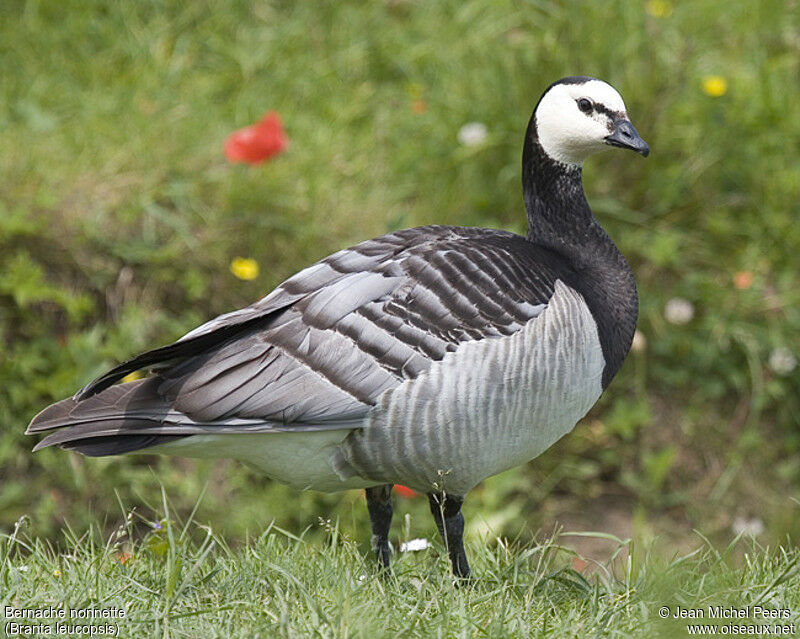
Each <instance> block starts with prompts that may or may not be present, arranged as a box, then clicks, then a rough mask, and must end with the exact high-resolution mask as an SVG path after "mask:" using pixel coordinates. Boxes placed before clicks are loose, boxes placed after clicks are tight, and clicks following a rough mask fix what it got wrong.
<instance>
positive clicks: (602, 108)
mask: <svg viewBox="0 0 800 639" xmlns="http://www.w3.org/2000/svg"><path fill="white" fill-rule="evenodd" d="M594 110H595V111H597V112H598V113H602V114H603V115H606V116H608V117H609V118H611V120H617V119H619V118H621V117H623V113H622V112H621V111H612V110H611V109H609V108H608V107H607V106H606V105H605V104H601V103H600V102H595V103H594Z"/></svg>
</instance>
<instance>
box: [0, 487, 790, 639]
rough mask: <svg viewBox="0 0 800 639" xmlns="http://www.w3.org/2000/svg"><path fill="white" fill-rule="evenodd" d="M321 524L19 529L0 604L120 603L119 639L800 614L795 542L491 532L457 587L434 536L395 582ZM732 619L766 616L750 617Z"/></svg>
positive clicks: (611, 624)
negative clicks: (585, 544)
mask: <svg viewBox="0 0 800 639" xmlns="http://www.w3.org/2000/svg"><path fill="white" fill-rule="evenodd" d="M320 525H321V527H322V528H323V530H324V532H325V537H324V540H322V541H314V542H312V541H309V540H308V539H306V538H305V535H303V534H301V535H294V534H292V533H290V532H287V531H285V530H282V529H280V528H278V527H276V526H272V525H271V526H267V527H266V529H265V530H264V531H263V532H261V533H260V534H258V535H257V536H256V537H253V538H251V539H249V540H248V541H246V543H244V544H242V545H241V546H240V547H236V548H232V547H230V546H229V545H228V544H227V543H226V541H225V540H224V539H223V538H222V537H221V536H219V535H218V534H216V533H215V532H214V531H213V530H212V529H211V528H210V527H208V526H203V525H199V524H198V523H196V522H195V521H193V520H192V519H191V518H190V519H188V520H187V521H186V522H185V523H181V522H179V521H178V520H177V519H175V518H174V517H173V516H171V515H170V514H169V510H168V508H167V504H166V497H164V504H163V506H162V508H161V509H160V512H159V513H157V514H152V515H151V516H150V517H149V518H144V517H141V516H140V515H137V514H134V513H133V512H128V514H127V516H126V517H125V518H124V519H123V520H122V522H121V524H120V525H119V527H118V528H117V530H116V531H115V532H114V533H112V534H111V536H110V537H107V538H104V537H103V536H102V534H101V533H99V532H98V530H97V528H92V529H90V530H88V531H87V532H85V533H83V534H81V535H78V534H76V533H74V532H72V531H70V530H67V531H65V533H64V539H63V540H62V542H61V543H60V544H59V546H60V548H61V550H56V549H55V547H54V546H53V545H52V544H51V543H49V542H47V541H45V540H43V539H41V538H36V537H33V536H32V535H31V531H29V530H27V527H26V522H24V521H22V522H18V525H17V526H16V527H15V529H14V531H13V532H12V533H11V534H10V535H5V536H4V537H3V538H2V540H0V585H2V594H0V606H2V608H3V609H4V610H5V608H6V606H11V607H12V608H15V609H23V608H46V607H48V606H54V607H55V608H57V609H63V610H64V611H65V615H67V619H69V615H71V614H77V615H80V614H85V613H81V612H80V611H85V610H87V609H123V610H124V611H125V616H124V618H121V619H119V618H117V619H111V620H109V619H102V618H98V619H95V620H94V621H93V623H95V624H99V625H102V624H106V623H115V624H118V628H119V636H131V637H133V636H151V637H199V636H202V637H248V638H250V637H276V636H277V637H311V636H323V637H425V638H427V637H473V636H474V637H481V636H487V637H521V636H529V637H620V638H622V637H652V636H664V637H680V636H688V634H687V625H688V623H690V622H689V621H687V620H685V619H673V618H671V617H670V618H668V619H667V620H666V621H665V620H663V619H661V617H660V616H659V610H660V609H661V608H662V607H663V606H668V607H669V608H670V610H671V613H672V612H674V611H676V610H677V609H678V607H682V608H684V609H703V610H704V611H706V615H707V614H708V612H707V611H708V608H709V606H711V607H715V606H722V607H730V606H733V607H735V608H737V609H739V608H744V607H745V606H751V607H752V606H756V605H758V606H761V607H762V608H764V609H769V610H775V609H779V610H784V609H785V610H790V611H792V612H791V618H789V619H785V618H784V619H779V620H778V622H779V623H781V624H784V625H786V626H787V627H788V625H789V624H790V623H793V622H795V621H797V614H796V611H797V610H799V609H800V570H798V562H800V554H798V552H797V550H796V549H791V550H787V549H785V548H781V547H778V548H776V549H769V548H761V547H759V546H758V545H757V544H755V543H753V542H745V541H744V540H738V539H737V540H734V541H733V542H732V543H731V544H730V545H729V546H728V548H727V549H725V550H724V551H723V552H719V551H717V550H714V549H713V548H712V547H710V546H708V545H707V544H706V543H705V542H704V540H701V539H698V544H699V546H700V547H699V548H698V549H697V550H696V551H694V552H693V553H690V554H688V555H686V556H682V557H673V558H672V559H670V560H666V561H665V560H660V559H657V558H656V556H655V555H653V554H651V553H650V552H648V551H642V550H641V549H639V548H637V547H635V546H634V544H633V543H632V542H631V541H630V540H619V539H616V538H612V541H613V542H614V544H615V546H616V551H615V552H614V553H613V555H612V559H610V560H609V561H608V562H606V563H605V564H587V562H586V561H584V560H583V559H582V558H581V557H580V556H578V555H576V554H575V553H574V551H571V550H569V549H568V548H566V547H564V546H563V545H562V541H563V540H564V539H563V537H560V536H559V535H558V534H556V535H554V536H552V537H545V538H543V539H541V540H540V541H539V542H538V543H533V544H527V545H517V544H511V543H509V542H507V541H504V540H501V539H497V540H494V541H493V542H491V543H485V542H482V543H472V544H470V547H469V548H468V551H469V554H470V560H471V563H472V565H473V570H474V573H475V575H476V580H475V582H474V583H473V584H472V585H468V586H464V585H455V584H454V583H453V581H452V579H451V577H450V576H449V564H448V561H447V559H446V553H445V552H444V548H443V547H442V545H441V544H440V543H438V542H437V543H436V544H434V546H432V547H431V548H429V549H427V550H424V551H420V552H404V553H400V554H399V556H398V555H397V554H395V555H394V556H393V569H394V575H395V577H394V578H393V579H388V580H387V579H385V578H384V577H383V576H382V575H381V573H380V572H379V571H378V569H377V568H376V564H375V562H374V559H373V557H372V554H371V553H366V552H365V549H364V548H363V544H359V543H358V542H357V541H356V540H354V539H352V538H350V537H348V536H347V535H346V534H344V533H343V532H342V530H341V529H340V528H339V526H338V524H337V523H335V522H334V523H331V522H330V521H327V522H322V523H321V524H320ZM143 530H144V531H146V532H144V533H143V532H142V531H143ZM407 533H408V531H405V533H404V534H407ZM589 534H595V535H597V536H600V537H605V538H608V535H603V534H601V533H589ZM737 556H738V557H739V559H738V560H736V559H735V557H737ZM742 557H743V558H744V559H743V560H742V559H741V558H742ZM576 568H579V569H580V570H577V569H576ZM78 619H80V618H79V617H78ZM8 621H9V618H7V619H6V622H8ZM735 621H736V623H741V624H745V623H747V624H755V623H766V622H765V621H764V620H763V619H759V617H758V616H757V615H754V614H752V613H749V614H748V619H744V620H741V619H736V620H735ZM78 622H79V621H75V620H73V621H72V623H78ZM770 622H772V621H770ZM29 623H32V622H31V621H29ZM37 623H38V622H37ZM81 623H85V621H82V622H81ZM705 623H709V624H712V625H719V624H720V623H721V622H720V621H719V620H708V619H706V620H705ZM743 634H746V630H745V631H744V632H743ZM732 636H739V635H738V634H736V633H734V634H733V635H732Z"/></svg>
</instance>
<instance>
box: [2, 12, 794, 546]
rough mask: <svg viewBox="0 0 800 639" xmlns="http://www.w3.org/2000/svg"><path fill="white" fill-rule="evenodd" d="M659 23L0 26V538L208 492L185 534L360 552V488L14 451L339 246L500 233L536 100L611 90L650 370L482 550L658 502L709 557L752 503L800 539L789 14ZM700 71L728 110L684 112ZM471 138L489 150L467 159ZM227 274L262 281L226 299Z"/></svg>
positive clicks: (187, 20)
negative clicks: (243, 162) (266, 134)
mask: <svg viewBox="0 0 800 639" xmlns="http://www.w3.org/2000/svg"><path fill="white" fill-rule="evenodd" d="M667 5H668V6H670V7H671V12H667V13H668V15H662V16H661V17H659V16H656V15H652V10H651V9H650V13H648V10H649V9H648V7H649V6H650V5H649V4H648V3H634V2H625V1H623V0H614V1H613V2H611V3H597V2H589V1H585V2H584V1H581V2H550V1H546V0H542V1H538V0H537V1H531V2H511V1H509V0H503V1H501V2H495V3H485V2H479V1H478V0H469V1H455V0H453V1H445V2H435V3H425V2H408V1H405V0H399V1H391V2H385V3H370V4H366V5H365V4H364V3H358V2H272V1H257V2H234V3H230V4H228V5H226V6H225V8H224V9H222V8H220V7H218V6H216V5H215V4H213V3H208V2H195V3H177V2H155V1H153V2H137V3H115V2H95V3H88V4H87V3H81V2H75V1H68V2H66V3H65V2H62V3H40V2H35V1H33V0H30V1H23V0H11V1H9V2H4V3H2V5H1V6H0V58H1V59H2V60H3V73H2V74H0V130H2V134H3V146H2V151H0V269H2V271H1V272H2V277H0V339H2V354H1V355H0V424H2V430H1V431H0V481H2V484H3V490H2V491H0V528H5V529H10V527H11V526H12V524H13V522H14V521H15V520H16V519H17V518H18V517H19V516H21V515H22V514H29V515H30V516H31V517H32V519H33V520H34V521H35V522H36V529H37V531H38V532H39V533H40V534H47V535H53V534H54V531H55V530H56V529H57V528H58V527H60V525H61V523H62V522H63V521H64V520H65V519H66V520H68V521H70V522H72V523H73V525H74V526H75V527H76V529H85V528H86V527H87V526H88V524H89V523H90V522H92V521H93V520H95V519H96V518H97V517H98V516H100V517H101V518H103V517H105V516H107V514H108V512H109V511H110V510H111V508H112V506H113V504H114V501H115V495H114V490H115V489H118V490H119V491H120V493H121V494H122V496H123V498H124V499H125V500H126V501H132V500H136V501H137V502H139V501H144V502H145V503H148V502H149V503H152V502H154V501H157V500H158V496H157V482H156V478H157V479H160V480H161V481H163V483H164V484H165V485H167V486H169V487H170V491H171V494H172V496H173V498H174V499H175V500H176V504H177V507H178V509H179V510H181V511H182V512H185V511H187V510H188V509H190V508H191V504H193V503H194V499H195V498H196V495H197V494H198V492H200V491H201V490H202V487H203V485H205V484H208V486H209V490H208V497H207V499H206V501H205V502H204V505H203V507H202V512H201V515H202V517H203V518H204V519H203V520H204V521H205V520H206V519H208V520H212V521H213V522H214V523H215V525H218V526H222V527H224V528H225V530H226V531H228V532H230V533H232V534H234V535H238V536H241V535H243V534H244V532H245V531H246V530H248V529H251V530H253V529H255V530H260V529H261V528H262V527H263V525H264V523H265V522H266V521H269V520H271V519H272V518H273V517H277V518H278V523H279V525H282V526H284V527H286V528H287V529H291V530H302V529H303V528H305V527H306V526H307V525H308V523H309V521H314V518H315V517H316V515H317V514H318V513H331V514H333V515H339V516H340V520H341V522H342V523H341V525H342V528H343V529H344V530H346V531H350V530H355V529H357V528H358V529H361V530H363V528H364V525H365V515H364V514H363V512H362V511H363V509H361V508H360V506H359V508H354V507H353V506H354V504H356V503H360V499H361V498H360V496H358V495H357V494H355V493H353V494H347V495H344V496H322V495H314V494H310V493H304V494H302V495H297V494H296V493H295V492H293V491H291V490H289V489H288V488H285V487H283V486H277V485H274V484H272V483H270V482H268V481H266V480H265V479H264V478H262V477H260V476H258V475H257V474H255V473H253V472H251V471H249V470H247V469H242V468H240V467H236V466H233V465H231V464H224V463H223V464H216V463H210V462H197V463H194V462H183V461H175V460H162V459H155V458H152V457H135V458H125V459H110V460H85V459H82V458H78V457H76V456H74V455H71V454H67V453H63V452H61V451H53V450H45V451H42V452H41V453H37V454H36V455H31V454H30V452H29V448H30V446H31V444H32V441H31V440H30V438H26V437H25V436H23V435H22V432H23V430H24V427H25V425H26V423H27V422H28V421H29V420H30V418H31V417H32V416H33V415H34V414H35V413H36V412H37V411H39V410H41V409H42V408H44V407H45V406H46V405H47V404H48V403H50V402H52V401H55V400H57V399H61V398H63V397H65V396H68V395H69V394H71V393H73V392H74V391H75V390H76V389H77V388H79V387H81V386H82V385H83V384H85V383H86V382H88V381H89V380H90V379H92V378H93V377H94V376H95V375H97V374H99V373H101V372H102V371H103V370H104V369H105V368H107V367H109V366H111V365H113V364H114V363H116V362H118V361H121V360H124V359H126V358H128V357H130V356H131V355H133V354H135V353H137V352H139V351H141V350H144V349H147V348H150V347H154V346H157V345H161V344H163V343H166V342H168V341H170V340H173V339H175V338H177V337H179V336H180V335H181V334H183V333H184V332H185V331H187V330H189V329H190V328H192V327H194V326H195V325H197V324H198V323H199V322H201V321H203V320H205V319H207V318H209V317H211V316H213V315H214V314H217V313H221V312H225V311H228V310H231V309H233V308H236V307H239V306H242V305H244V304H247V303H249V302H251V301H253V300H255V299H257V298H258V297H259V296H260V295H263V294H264V293H266V292H267V291H269V290H270V289H271V288H272V287H274V286H275V285H277V284H278V283H279V282H280V281H281V280H282V279H283V278H285V277H286V276H288V275H290V274H291V273H293V272H294V271H296V270H298V269H299V268H302V267H303V266H305V265H307V264H309V263H310V262H312V261H314V260H316V259H319V258H321V257H323V256H325V255H326V254H328V253H330V252H332V251H334V250H337V249H339V248H341V247H343V246H346V245H348V244H351V243H354V242H356V241H359V240H361V239H364V238H366V237H371V236H373V235H376V234H379V233H381V232H384V231H387V230H390V229H395V228H399V227H403V226H408V225H415V224H425V223H446V224H462V225H486V226H499V227H502V228H507V229H511V230H516V231H522V230H523V228H524V217H523V212H522V203H521V197H520V188H519V162H520V148H521V136H522V132H523V131H524V127H525V125H526V122H527V118H528V117H529V114H530V112H531V110H532V108H533V105H534V104H535V102H536V100H537V99H538V96H539V95H540V93H541V91H542V90H543V88H544V87H546V86H547V85H548V84H549V83H550V82H551V81H553V80H554V79H556V78H558V77H560V76H563V75H570V74H575V73H585V74H590V75H595V76H598V77H601V78H603V79H606V80H608V81H610V82H611V83H612V84H614V85H615V86H616V87H618V88H619V89H620V91H621V93H622V94H623V95H624V96H625V99H626V101H627V105H628V109H629V112H630V114H631V117H632V119H633V121H634V122H635V124H636V126H637V129H638V130H639V131H640V132H641V133H642V135H643V136H644V138H645V139H646V140H647V141H648V142H649V143H650V145H651V148H652V151H653V152H652V154H651V156H650V158H648V159H647V160H646V161H644V160H642V159H641V158H638V157H634V156H633V155H624V154H622V153H619V152H615V153H607V154H605V155H603V156H601V157H598V158H596V159H592V160H590V161H589V162H588V163H587V166H586V170H585V186H586V190H587V193H588V195H589V199H590V201H591V203H592V205H593V207H594V209H595V211H596V213H597V215H598V217H600V218H601V221H602V223H603V224H604V226H605V227H606V228H607V230H608V232H609V234H610V235H611V236H612V238H614V240H615V241H616V242H617V243H618V244H619V245H620V247H621V249H622V251H623V253H624V254H625V255H626V256H627V257H628V259H629V261H630V262H631V264H632V267H633V269H634V271H635V273H636V276H637V281H638V283H639V292H640V298H641V313H640V322H639V327H640V330H641V333H642V335H643V336H644V337H645V338H646V343H647V345H646V348H644V350H640V351H638V352H636V353H634V354H632V356H631V357H630V358H629V361H628V363H627V364H626V366H625V367H624V369H623V371H622V372H621V373H620V375H619V378H618V379H617V380H615V382H614V384H613V385H612V387H611V389H610V390H609V393H608V394H607V395H606V396H604V399H603V400H602V402H601V404H600V405H599V406H598V408H597V409H595V410H594V411H593V412H592V414H591V415H590V416H589V418H588V419H587V420H586V423H584V424H582V425H580V426H579V427H578V428H577V429H576V431H575V433H574V434H573V435H571V436H570V437H568V438H567V439H565V441H563V442H560V443H559V444H558V445H557V446H556V447H555V448H554V449H553V450H552V451H550V452H548V453H547V454H545V455H544V456H542V458H540V459H539V460H537V461H536V462H535V463H534V464H532V465H530V466H529V467H526V468H523V469H517V470H514V471H511V472H510V473H509V474H506V475H504V476H502V477H498V478H495V479H493V480H490V481H489V482H487V483H486V485H484V486H483V487H480V488H479V489H477V490H476V491H475V493H474V495H473V496H471V498H470V500H469V501H468V510H469V509H474V511H473V515H474V516H473V520H474V521H476V523H475V528H474V529H473V532H482V533H488V532H491V533H493V534H504V533H505V534H517V533H518V532H519V531H520V530H521V529H524V530H527V529H525V524H527V525H528V526H529V528H530V529H534V530H535V529H536V528H537V527H539V526H542V525H548V526H549V525H551V524H552V520H553V518H554V517H557V514H558V513H559V512H560V511H558V510H557V511H556V514H555V515H554V514H553V512H552V511H551V512H549V513H548V511H546V510H543V506H544V505H545V504H546V503H549V502H551V501H556V500H559V499H561V498H565V499H566V498H575V499H577V500H579V501H580V502H581V503H591V502H592V500H593V499H595V498H597V497H598V496H599V495H601V494H609V493H610V494H614V495H619V494H622V495H623V499H625V500H627V502H626V503H633V504H640V505H642V506H643V507H645V508H646V509H647V510H648V512H650V513H651V514H653V516H656V517H657V516H658V515H659V514H660V513H663V512H665V511H667V510H668V509H673V511H671V512H674V509H675V508H679V509H680V514H679V515H678V520H679V521H681V522H684V523H683V524H682V525H683V527H684V528H686V529H689V528H691V525H695V526H698V525H700V523H701V522H705V523H707V524H708V526H709V527H710V528H712V529H713V530H712V532H715V533H718V534H720V535H724V534H727V533H728V526H729V524H730V522H731V520H732V518H733V517H734V516H735V515H736V514H739V513H738V511H739V510H741V509H744V510H745V511H747V512H746V513H745V514H753V513H759V514H760V515H761V516H763V517H764V518H765V519H767V520H768V521H770V522H771V523H772V524H773V525H772V526H770V534H771V535H773V536H774V538H776V539H777V538H779V537H780V536H781V535H783V534H785V533H792V534H798V533H800V528H798V525H800V524H798V522H797V518H796V517H792V516H791V515H788V514H786V513H787V512H788V511H787V505H786V497H787V496H789V495H792V494H794V495H796V494H797V486H798V485H800V462H798V461H797V459H798V456H797V453H798V451H800V429H798V422H799V421H800V419H798V415H800V377H799V376H798V369H797V368H795V370H794V371H792V372H789V373H788V374H780V373H779V372H777V371H776V370H774V368H771V367H770V366H769V365H768V361H769V357H770V353H771V352H773V350H774V349H776V348H779V347H782V348H786V349H789V351H791V352H793V353H794V355H795V356H796V357H797V356H800V344H799V343H798V339H797V335H798V334H800V303H798V302H800V293H799V292H798V291H800V286H798V275H797V255H796V247H797V246H800V226H799V225H798V224H797V223H796V218H797V213H798V201H800V198H799V197H798V196H799V195H800V193H799V189H800V164H798V162H797V161H796V158H795V155H796V149H797V147H798V141H800V82H798V81H797V80H798V76H800V57H798V56H797V42H798V40H799V39H800V27H798V25H800V16H799V15H798V7H797V6H796V4H793V3H786V2H784V1H783V0H766V1H764V2H758V3H738V4H736V3H733V4H732V3H730V2H727V1H723V0H700V1H699V2H693V3H674V5H670V4H669V3H667ZM711 74H716V75H721V76H723V77H724V78H725V79H726V80H727V92H726V93H725V94H724V95H722V96H719V97H711V96H709V95H706V94H705V93H704V92H703V90H702V82H703V79H704V78H705V77H706V76H708V75H711ZM269 109H274V110H276V111H278V112H279V113H280V114H281V116H282V118H283V120H284V123H285V125H286V129H287V133H288V136H289V140H290V146H289V148H288V150H287V151H286V152H285V153H284V154H283V155H281V156H279V157H277V158H275V159H273V160H272V161H270V162H269V163H267V164H265V165H263V166H259V167H255V168H245V167H240V166H231V165H228V164H227V163H226V162H225V161H224V159H223V156H222V154H221V144H222V141H223V140H224V138H225V136H226V135H227V134H228V133H229V132H230V131H232V130H233V129H234V128H236V127H239V126H243V125H246V124H249V123H251V122H253V121H254V120H255V119H257V118H258V117H259V116H260V115H261V114H262V113H263V112H265V111H267V110H269ZM471 121H479V122H482V123H484V124H485V125H486V126H487V129H488V137H487V139H486V140H485V141H484V142H483V143H482V144H480V145H478V146H475V147H464V146H461V145H460V144H459V142H458V139H457V133H458V130H459V128H460V127H461V126H462V125H463V124H465V123H467V122H471ZM235 256H247V257H252V258H254V259H256V260H257V261H258V263H259V265H260V273H261V275H260V276H259V277H258V278H256V279H255V280H254V281H251V282H243V281H239V280H237V279H235V278H234V277H233V276H232V274H231V273H230V272H229V269H228V265H229V263H230V260H231V259H232V258H233V257H235ZM738 272H746V273H748V274H750V275H751V276H752V283H751V284H749V285H748V286H747V287H743V288H737V287H736V286H735V285H734V278H735V276H736V273H738ZM675 297H680V298H684V299H686V300H688V301H690V302H691V303H692V304H693V306H694V311H695V313H694V317H693V318H692V319H691V320H690V321H689V322H688V323H686V324H682V325H676V324H670V323H669V322H667V321H666V319H665V314H664V307H665V304H666V303H667V301H668V300H670V299H671V298H675ZM407 504H408V509H409V510H410V512H411V513H412V515H413V517H412V521H418V520H421V517H422V515H421V513H424V511H425V505H424V504H422V503H420V502H419V501H413V500H412V501H410V502H407ZM695 504H701V505H695ZM418 515H419V516H418ZM687 519H688V522H689V524H690V525H687V523H686V520H687ZM598 527H601V526H598ZM313 534H317V533H313ZM523 534H524V535H526V536H529V535H530V533H529V532H525V533H523Z"/></svg>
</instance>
